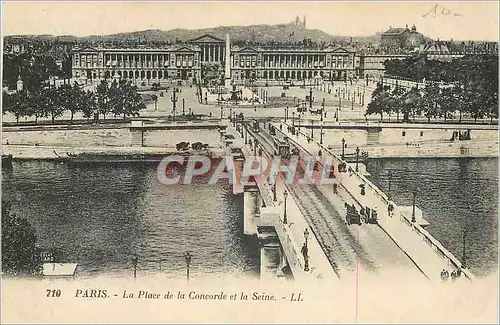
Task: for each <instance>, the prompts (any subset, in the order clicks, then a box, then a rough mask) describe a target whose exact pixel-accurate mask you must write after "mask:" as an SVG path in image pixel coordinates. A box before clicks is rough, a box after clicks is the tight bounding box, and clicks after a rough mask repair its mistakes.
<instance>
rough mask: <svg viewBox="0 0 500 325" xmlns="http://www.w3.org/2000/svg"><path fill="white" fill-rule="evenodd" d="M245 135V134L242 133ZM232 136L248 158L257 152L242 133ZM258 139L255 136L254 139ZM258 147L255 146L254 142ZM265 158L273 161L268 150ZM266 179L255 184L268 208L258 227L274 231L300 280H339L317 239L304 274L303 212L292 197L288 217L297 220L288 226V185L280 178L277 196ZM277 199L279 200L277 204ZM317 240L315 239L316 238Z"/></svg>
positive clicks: (260, 177) (312, 242)
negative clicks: (285, 206)
mask: <svg viewBox="0 0 500 325" xmlns="http://www.w3.org/2000/svg"><path fill="white" fill-rule="evenodd" d="M242 132H243V130H242ZM228 133H232V134H235V136H234V138H235V139H236V140H235V142H234V145H236V146H238V147H239V148H241V151H242V153H243V155H244V156H245V157H251V156H253V154H254V152H253V150H251V149H250V148H249V147H248V146H247V145H245V144H244V143H243V141H241V140H240V137H239V136H237V134H238V132H237V131H236V130H235V129H234V128H232V127H229V128H228ZM253 136H255V134H254V135H253ZM254 143H255V142H254ZM263 156H266V157H267V158H268V159H272V157H271V155H270V154H269V153H268V152H266V151H265V150H264V154H263ZM265 175H266V174H265V173H264V174H262V175H255V177H254V180H255V184H256V186H257V188H258V190H259V193H260V196H261V199H262V201H263V202H264V206H263V207H261V208H260V214H259V218H258V221H257V224H256V226H257V227H261V228H266V227H273V228H274V230H275V232H276V234H277V236H278V239H279V242H280V246H281V249H282V251H283V253H284V255H285V256H286V260H287V262H288V265H289V267H290V269H291V271H292V273H293V276H294V278H295V279H296V280H313V279H328V280H332V279H337V277H336V275H335V273H334V272H333V269H332V267H331V265H330V264H329V263H328V261H327V259H326V256H325V255H324V252H323V251H322V249H321V247H320V245H319V243H318V242H317V240H316V238H310V239H309V241H308V246H309V253H308V262H309V271H304V268H305V258H304V256H303V254H302V252H301V248H302V244H303V242H304V238H303V237H302V236H303V231H304V230H305V229H306V228H307V227H308V225H307V221H305V219H304V217H303V216H302V214H301V212H300V210H299V209H298V208H297V207H296V206H295V203H294V202H293V198H292V197H291V196H290V197H288V199H287V207H288V208H287V211H288V217H289V218H291V219H293V222H290V221H289V222H288V223H286V224H285V223H284V220H283V218H284V217H283V211H284V197H283V192H284V190H285V189H287V190H288V192H289V193H290V190H289V189H288V188H287V186H286V184H284V180H283V177H282V176H281V175H278V178H277V179H276V189H275V191H276V193H277V195H275V194H274V189H273V185H271V184H269V183H268V179H267V177H266V176H265ZM275 198H276V200H274V199H275ZM313 237H314V236H313Z"/></svg>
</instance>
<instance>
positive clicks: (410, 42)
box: [403, 25, 425, 50]
mask: <svg viewBox="0 0 500 325" xmlns="http://www.w3.org/2000/svg"><path fill="white" fill-rule="evenodd" d="M424 43H425V37H424V35H422V34H420V33H419V32H417V28H416V27H415V25H413V26H412V28H411V31H410V32H409V33H407V34H406V35H405V37H404V41H403V47H404V48H406V49H408V50H413V49H415V48H418V47H420V45H421V44H424Z"/></svg>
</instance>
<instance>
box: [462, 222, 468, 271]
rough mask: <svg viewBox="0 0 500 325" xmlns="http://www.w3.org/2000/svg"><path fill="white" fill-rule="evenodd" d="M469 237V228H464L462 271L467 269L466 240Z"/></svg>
mask: <svg viewBox="0 0 500 325" xmlns="http://www.w3.org/2000/svg"><path fill="white" fill-rule="evenodd" d="M466 237H467V228H466V226H464V230H463V232H462V269H465V268H466V267H467V264H466V261H465V239H466Z"/></svg>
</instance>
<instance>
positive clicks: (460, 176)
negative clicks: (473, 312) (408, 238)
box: [367, 158, 498, 275]
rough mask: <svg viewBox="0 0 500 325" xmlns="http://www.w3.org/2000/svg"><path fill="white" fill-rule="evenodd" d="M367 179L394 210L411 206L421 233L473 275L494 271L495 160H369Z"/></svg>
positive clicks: (496, 261) (496, 230)
mask: <svg viewBox="0 0 500 325" xmlns="http://www.w3.org/2000/svg"><path fill="white" fill-rule="evenodd" d="M367 170H368V172H369V173H370V174H371V176H370V177H369V179H370V180H371V181H372V182H373V183H374V184H375V185H377V186H378V187H379V188H380V189H381V190H382V191H383V192H385V193H386V194H388V195H389V197H391V199H392V200H394V201H395V202H396V204H401V205H412V191H413V190H416V191H417V198H416V205H417V206H418V207H419V208H420V209H421V210H422V211H423V214H424V218H425V219H426V220H427V221H429V222H430V226H428V227H427V230H428V231H429V232H430V233H431V234H432V235H433V236H435V237H436V239H437V240H439V241H440V242H441V243H442V244H443V245H444V246H445V247H446V248H447V249H448V250H450V251H451V252H452V253H453V254H454V255H455V256H456V257H457V258H458V259H460V260H462V259H463V255H464V254H463V253H464V252H463V243H464V236H463V234H464V230H465V232H466V236H465V246H466V249H465V259H466V263H467V265H468V266H469V267H470V268H471V269H472V271H473V272H474V273H475V274H476V275H488V274H490V273H491V272H493V271H495V270H496V269H497V267H498V260H497V255H498V159H497V158H435V159H434V158H433V159H393V158H391V159H370V160H369V161H368V163H367Z"/></svg>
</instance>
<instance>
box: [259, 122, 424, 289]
mask: <svg viewBox="0 0 500 325" xmlns="http://www.w3.org/2000/svg"><path fill="white" fill-rule="evenodd" d="M261 130H262V129H261ZM276 134H280V132H277V133H276ZM256 135H257V138H258V140H259V143H260V144H261V145H262V147H263V149H264V150H266V151H268V152H270V153H273V152H274V144H273V137H272V136H270V135H269V134H268V133H265V132H259V133H256ZM278 138H279V137H278ZM281 138H282V137H281ZM300 150H301V157H302V156H303V155H304V154H306V155H309V153H307V152H306V151H305V150H304V149H303V148H300ZM288 188H289V189H290V191H291V195H293V198H294V199H295V201H296V202H297V204H298V206H299V209H300V211H301V212H302V214H303V215H304V217H305V218H306V219H307V222H308V223H309V226H310V228H311V230H312V231H313V233H314V235H315V236H316V238H317V240H318V242H319V243H320V245H321V247H322V249H323V251H324V252H325V254H326V256H327V258H328V260H329V261H330V263H331V266H332V268H333V270H334V271H335V273H336V274H337V275H338V276H339V277H340V278H346V277H351V276H353V275H355V274H356V273H361V272H362V273H363V274H365V275H368V274H371V275H376V276H377V277H380V276H382V277H387V278H388V279H393V278H394V277H397V278H399V277H402V276H404V278H405V279H407V280H408V279H415V280H421V279H424V278H425V277H424V275H423V273H422V272H420V270H419V269H418V267H417V266H416V265H415V264H414V263H413V262H412V260H411V259H410V258H409V257H408V256H407V255H406V254H405V253H404V252H403V251H402V250H401V249H400V248H399V247H398V246H397V245H396V244H395V243H394V242H393V241H392V239H391V238H390V237H389V236H388V235H387V234H386V233H385V232H384V230H383V229H382V228H380V227H379V226H377V225H373V224H363V225H362V226H358V225H350V226H348V225H347V224H346V222H345V208H344V202H348V203H350V204H352V203H355V200H354V199H353V198H352V196H351V195H350V194H349V193H348V192H347V191H345V190H344V189H343V188H342V187H341V186H339V195H334V194H333V190H332V185H329V186H328V185H316V184H293V185H289V186H288ZM358 209H359V206H358Z"/></svg>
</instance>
